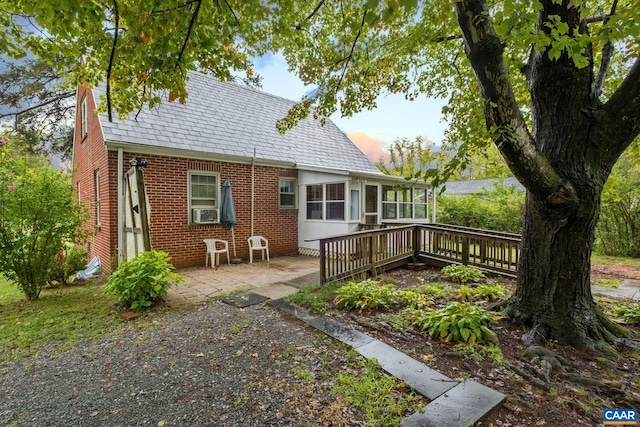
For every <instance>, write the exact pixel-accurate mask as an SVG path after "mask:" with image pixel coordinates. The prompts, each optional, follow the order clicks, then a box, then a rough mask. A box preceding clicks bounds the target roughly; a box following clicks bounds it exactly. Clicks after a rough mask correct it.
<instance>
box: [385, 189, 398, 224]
mask: <svg viewBox="0 0 640 427" xmlns="http://www.w3.org/2000/svg"><path fill="white" fill-rule="evenodd" d="M396 196H397V195H396V190H394V189H393V187H392V186H390V185H383V186H382V219H396V218H398V203H397V202H398V199H397V197H396Z"/></svg>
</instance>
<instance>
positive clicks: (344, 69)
mask: <svg viewBox="0 0 640 427" xmlns="http://www.w3.org/2000/svg"><path fill="white" fill-rule="evenodd" d="M366 17H367V11H366V10H365V11H364V14H362V22H361V23H360V28H359V29H358V34H356V38H355V39H354V40H353V43H352V44H351V49H350V50H349V55H347V57H346V62H345V64H344V67H342V74H341V75H340V80H338V83H337V84H336V92H337V91H338V90H340V86H342V80H344V76H345V74H347V67H349V62H351V58H352V57H353V52H354V51H355V49H356V44H357V43H358V39H359V38H360V34H362V27H364V20H365V18H366Z"/></svg>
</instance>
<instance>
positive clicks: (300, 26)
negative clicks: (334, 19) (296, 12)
mask: <svg viewBox="0 0 640 427" xmlns="http://www.w3.org/2000/svg"><path fill="white" fill-rule="evenodd" d="M324 1H325V0H320V3H318V5H317V6H316V8H315V9H313V12H311V13H310V14H309V16H307V17H306V18H305V20H304V21H302V22H300V23H299V24H298V25H296V27H295V28H296V30H300V29H302V24H304V23H305V22H307V21H309V20H310V19H311V18H313V17H314V16H315V14H316V13H318V11H319V10H320V8H321V7H322V5H323V4H324Z"/></svg>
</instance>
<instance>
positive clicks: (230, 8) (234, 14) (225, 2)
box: [198, 0, 240, 25]
mask: <svg viewBox="0 0 640 427" xmlns="http://www.w3.org/2000/svg"><path fill="white" fill-rule="evenodd" d="M224 4H226V5H227V8H228V9H229V11H230V12H231V14H232V15H233V19H235V21H236V25H240V20H239V19H238V15H236V12H235V11H234V10H233V8H232V7H231V5H230V4H229V2H228V1H227V0H224ZM199 7H200V6H198V8H199Z"/></svg>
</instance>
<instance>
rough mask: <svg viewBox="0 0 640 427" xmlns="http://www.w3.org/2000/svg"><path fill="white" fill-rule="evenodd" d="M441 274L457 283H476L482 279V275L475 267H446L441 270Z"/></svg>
mask: <svg viewBox="0 0 640 427" xmlns="http://www.w3.org/2000/svg"><path fill="white" fill-rule="evenodd" d="M441 272H442V274H444V275H445V276H446V277H448V278H449V279H451V280H454V281H456V282H459V283H477V282H479V281H480V279H483V278H484V273H483V272H482V271H480V270H478V269H477V268H475V267H468V266H466V265H448V266H446V267H443V268H442V270H441Z"/></svg>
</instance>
